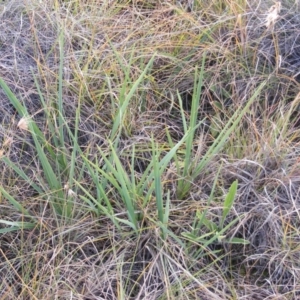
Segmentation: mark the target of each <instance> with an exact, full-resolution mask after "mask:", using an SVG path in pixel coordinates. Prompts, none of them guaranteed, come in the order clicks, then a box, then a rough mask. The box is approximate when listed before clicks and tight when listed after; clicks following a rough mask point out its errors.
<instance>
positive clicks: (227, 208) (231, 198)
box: [220, 180, 238, 228]
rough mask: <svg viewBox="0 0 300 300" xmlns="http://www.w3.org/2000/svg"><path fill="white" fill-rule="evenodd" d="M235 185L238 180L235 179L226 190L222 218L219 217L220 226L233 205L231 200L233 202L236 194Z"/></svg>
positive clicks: (221, 226)
mask: <svg viewBox="0 0 300 300" xmlns="http://www.w3.org/2000/svg"><path fill="white" fill-rule="evenodd" d="M237 186H238V181H237V180H235V181H234V182H233V183H232V184H231V186H230V188H229V191H228V194H227V196H226V198H225V201H224V207H223V214H222V219H221V224H220V228H223V226H224V221H225V219H226V217H227V215H228V213H229V211H230V209H231V207H232V205H233V202H234V199H235V195H236V192H237Z"/></svg>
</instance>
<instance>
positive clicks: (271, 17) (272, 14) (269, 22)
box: [265, 1, 281, 29]
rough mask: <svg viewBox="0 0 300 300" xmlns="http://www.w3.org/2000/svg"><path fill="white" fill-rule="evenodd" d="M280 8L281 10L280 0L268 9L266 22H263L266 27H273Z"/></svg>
mask: <svg viewBox="0 0 300 300" xmlns="http://www.w3.org/2000/svg"><path fill="white" fill-rule="evenodd" d="M280 10H281V2H280V1H278V2H276V3H275V4H274V5H272V6H271V7H270V9H269V10H268V14H267V17H266V23H265V26H266V27H267V28H268V29H273V27H274V25H275V22H276V20H277V19H278V17H279V13H280Z"/></svg>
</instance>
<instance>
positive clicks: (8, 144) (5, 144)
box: [2, 137, 13, 148]
mask: <svg viewBox="0 0 300 300" xmlns="http://www.w3.org/2000/svg"><path fill="white" fill-rule="evenodd" d="M12 142H13V138H12V137H8V138H6V139H5V140H4V142H3V145H2V146H3V148H4V147H9V146H10V145H11V144H12Z"/></svg>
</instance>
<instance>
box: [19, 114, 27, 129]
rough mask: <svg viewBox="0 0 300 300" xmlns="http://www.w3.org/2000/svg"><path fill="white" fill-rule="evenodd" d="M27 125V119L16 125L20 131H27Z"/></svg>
mask: <svg viewBox="0 0 300 300" xmlns="http://www.w3.org/2000/svg"><path fill="white" fill-rule="evenodd" d="M28 124H29V119H28V118H24V117H23V118H22V119H21V120H20V121H19V123H18V125H17V126H18V128H19V129H21V130H28Z"/></svg>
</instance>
